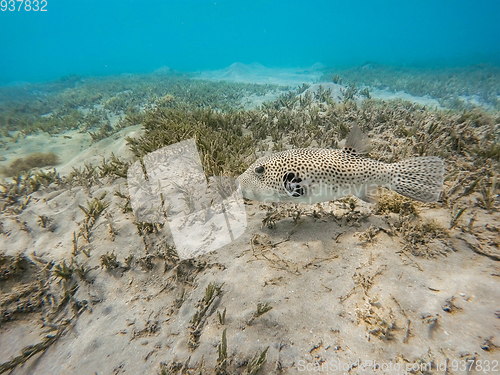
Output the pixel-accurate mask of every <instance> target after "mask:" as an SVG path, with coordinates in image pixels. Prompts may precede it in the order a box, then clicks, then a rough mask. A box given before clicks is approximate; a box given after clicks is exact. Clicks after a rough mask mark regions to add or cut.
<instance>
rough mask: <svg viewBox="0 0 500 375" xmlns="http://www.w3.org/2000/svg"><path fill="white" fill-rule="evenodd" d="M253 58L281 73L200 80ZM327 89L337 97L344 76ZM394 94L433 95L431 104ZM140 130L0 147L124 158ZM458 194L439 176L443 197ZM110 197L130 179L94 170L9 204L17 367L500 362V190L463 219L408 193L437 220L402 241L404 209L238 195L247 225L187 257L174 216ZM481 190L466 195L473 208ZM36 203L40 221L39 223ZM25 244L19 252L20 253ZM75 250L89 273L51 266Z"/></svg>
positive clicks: (322, 368)
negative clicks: (94, 204)
mask: <svg viewBox="0 0 500 375" xmlns="http://www.w3.org/2000/svg"><path fill="white" fill-rule="evenodd" d="M236 68H237V69H236ZM257 68H258V69H260V71H261V74H259V75H257V76H258V78H256V79H255V80H254V81H258V82H262V80H265V79H267V78H266V77H269V76H274V77H276V76H277V74H276V72H274V73H272V74H271V73H269V72H267V73H266V72H265V71H263V70H262V69H261V68H259V67H256V66H253V67H250V68H249V67H248V66H247V67H246V69H248V70H250V73H249V72H245V71H243V72H242V71H241V70H243V68H242V67H241V66H236V67H233V69H232V70H225V71H223V72H219V75H217V74H216V72H212V73H210V74H209V73H208V72H206V73H203V74H201V77H202V78H204V79H216V78H219V79H220V78H221V77H222V78H223V79H231V77H233V78H234V77H235V76H236V75H240V76H243V75H245V76H246V77H249V76H251V73H252V71H251V70H252V69H257ZM253 74H255V72H253ZM301 74H305V73H304V72H301ZM308 74H309V73H308ZM310 74H311V75H312V76H311V77H312V78H311V81H310V83H312V80H313V78H314V75H313V73H310ZM290 75H291V73H290V72H288V71H287V72H285V74H284V76H283V77H281V78H282V79H281V80H278V79H277V78H275V80H274V81H273V83H276V82H279V83H280V84H283V83H286V82H288V83H290V82H291V83H292V84H295V83H296V80H298V78H296V77H295V76H294V77H293V79H291V78H290ZM263 77H264V78H263ZM236 78H238V77H236ZM236 78H235V79H236ZM287 79H289V81H287ZM303 81H307V80H304V79H303ZM325 85H326V86H325V87H327V88H328V87H329V88H331V89H332V92H333V96H334V97H335V93H336V91H335V90H338V89H339V88H338V87H337V86H339V85H336V84H333V83H329V84H325ZM310 89H311V90H314V89H315V86H314V85H313V86H311V88H310ZM388 95H389V94H388V93H384V92H381V91H380V90H379V91H375V92H373V96H375V97H376V96H379V97H380V98H383V99H390V98H389V97H388ZM394 95H396V96H397V94H394ZM403 97H404V99H405V100H409V99H413V100H414V101H415V102H417V103H421V104H424V105H430V106H432V105H435V106H438V104H437V102H436V101H433V99H431V98H411V97H410V96H409V95H408V94H405V95H403ZM254 99H255V100H256V103H257V104H258V100H262V98H254ZM254 99H252V98H247V102H248V103H250V102H253V100H254ZM140 133H141V128H140V126H136V127H129V128H125V129H123V130H122V131H121V132H120V133H117V134H115V135H114V136H112V137H110V138H107V139H104V140H102V141H99V142H97V143H94V144H92V145H90V142H89V140H88V139H84V138H83V137H84V135H83V134H79V133H77V132H74V133H71V134H70V133H68V134H65V135H66V137H64V136H62V135H61V136H53V137H48V136H40V135H36V136H35V135H33V136H28V137H26V138H25V139H23V140H20V141H19V142H18V143H16V144H15V145H13V146H11V147H10V148H9V150H7V151H6V156H8V155H7V154H8V153H10V152H12V153H15V155H22V154H23V153H31V152H34V151H38V150H41V151H47V150H48V151H54V152H56V153H58V154H59V155H63V157H61V159H62V160H66V161H67V162H66V163H64V164H63V165H61V166H60V167H58V171H59V172H60V173H61V175H64V174H67V173H69V172H71V170H72V168H73V167H79V166H83V164H84V162H96V163H97V162H100V161H101V159H102V157H109V155H110V154H111V152H113V153H114V154H115V155H117V156H119V157H120V158H122V159H123V160H132V159H133V156H132V154H131V153H130V151H129V150H128V148H127V147H126V144H125V141H124V138H125V136H131V137H134V136H137V135H139V134H140ZM370 136H372V135H370ZM453 188H454V186H453V185H452V184H451V183H450V182H446V183H445V191H447V192H450V190H451V189H453ZM462 190H463V189H462V188H461V189H458V190H457V189H455V191H456V193H455V194H460V193H462ZM116 191H119V192H121V193H122V194H124V195H127V194H128V188H127V185H126V179H124V178H115V179H111V178H107V179H103V180H100V181H98V182H96V183H94V184H91V186H89V187H88V188H87V189H85V188H83V187H80V186H79V187H72V188H63V189H57V188H51V187H49V188H47V189H43V190H40V191H37V192H35V193H33V194H31V199H30V202H29V204H27V206H26V208H25V209H24V210H22V212H19V213H12V212H9V211H7V210H4V211H3V212H2V214H1V216H0V220H1V223H2V226H1V232H2V233H1V235H0V253H3V254H4V258H3V259H2V263H1V264H0V265H1V267H2V268H1V272H2V273H1V274H0V282H2V284H1V287H2V290H1V292H2V295H1V298H2V304H3V305H4V303H6V302H5V301H7V302H8V301H11V300H12V299H13V298H14V299H16V301H17V302H16V303H14V304H13V303H11V302H9V304H7V305H4V306H8V307H6V308H5V309H4V307H3V313H4V319H3V320H2V321H1V323H0V324H1V326H0V363H3V366H5V364H6V363H9V361H13V360H14V361H15V360H16V358H18V359H19V358H20V356H21V357H22V356H23V355H24V356H25V357H26V358H28V357H29V359H27V360H26V361H25V362H24V364H23V365H22V366H21V365H19V366H17V367H15V368H14V369H13V370H12V371H11V372H10V373H12V374H63V373H82V374H94V373H95V374H121V373H128V374H139V373H147V374H155V373H165V374H199V373H203V374H211V373H220V374H224V373H227V374H243V373H255V371H258V373H259V374H300V373H325V374H341V373H359V374H367V373H380V374H403V373H411V374H418V373H422V374H424V373H425V374H428V373H430V372H439V373H443V374H446V373H451V374H466V373H478V374H479V373H485V374H495V373H497V372H496V371H500V364H498V360H499V358H500V356H499V353H500V263H499V260H500V252H499V250H498V243H499V239H500V213H499V212H498V210H497V208H498V201H497V202H496V203H495V208H496V209H494V210H490V211H488V210H483V209H477V210H474V214H472V209H471V212H470V213H468V212H466V213H465V214H464V215H463V216H461V217H460V218H459V219H458V223H453V222H452V219H453V217H451V216H450V209H449V208H448V207H445V206H443V205H442V204H439V203H436V204H420V203H415V204H414V205H415V207H416V210H417V213H416V215H418V216H416V217H417V219H418V220H417V221H418V222H420V223H425V222H432V223H435V224H436V225H437V226H438V227H440V228H445V230H443V231H442V232H440V233H439V234H437V235H435V236H433V237H432V238H431V239H425V238H419V237H418V236H417V234H418V233H416V229H415V228H413V229H412V227H411V226H408V227H407V232H406V236H405V234H404V233H402V232H401V231H398V230H396V228H399V227H400V226H401V223H402V222H404V220H405V215H404V214H403V213H399V214H398V213H394V212H385V213H384V212H378V211H377V206H376V205H369V204H366V203H364V202H361V201H357V200H350V201H349V200H342V201H336V202H326V203H323V204H319V205H313V206H294V205H281V206H277V207H276V206H269V205H260V204H259V203H258V202H253V201H247V202H246V203H245V208H246V213H247V220H248V227H247V229H246V231H245V233H244V234H243V235H241V236H240V237H239V238H237V239H235V240H234V241H233V242H232V243H230V244H229V245H227V246H224V247H222V248H220V249H218V250H216V251H214V252H211V253H209V254H204V255H202V256H200V257H197V258H195V259H192V260H187V261H186V260H185V261H179V260H178V259H176V258H175V254H173V253H170V252H169V251H168V249H172V240H171V235H170V230H169V228H168V225H165V226H163V227H162V226H153V227H148V228H143V229H142V231H138V226H136V225H135V223H134V221H135V219H134V214H133V213H132V212H127V210H125V209H124V207H125V204H126V200H125V199H124V198H122V197H120V196H117V195H116V194H115V192H116ZM104 193H107V194H106V195H105V197H104V198H103V200H105V201H107V202H109V206H107V208H105V210H103V212H102V214H101V215H99V216H98V217H97V220H96V221H95V223H93V224H92V225H91V228H90V230H89V232H88V238H87V239H84V238H82V237H80V238H78V240H77V241H76V243H75V241H74V233H79V232H80V231H81V230H82V226H83V224H85V223H87V224H88V222H87V221H86V220H87V219H86V213H85V211H84V210H82V209H81V208H79V206H83V207H86V206H87V202H88V201H89V200H90V199H91V198H95V197H102V196H103V194H104ZM478 194H479V193H477V192H473V193H471V194H467V195H463V196H462V197H461V198H460V199H461V200H462V201H461V202H462V203H463V205H464V206H467V207H471V208H472V207H473V206H474V204H475V203H474V202H475V200H476V198H477V197H478ZM353 202H354V203H353ZM42 215H45V216H46V217H48V218H50V222H49V223H48V224H47V225H46V226H45V227H42V226H41V225H40V224H39V218H40V216H42ZM472 217H473V219H472ZM452 224H453V226H454V227H453V228H450V226H451V225H452ZM412 230H413V232H412ZM412 235H413V237H411V236H412ZM408 238H411V240H409V239H408ZM411 241H413V244H412V245H411V246H410V245H409V244H410V243H411ZM166 244H167V245H166ZM165 248H166V249H167V250H165ZM19 254H24V256H26V258H18V263H17V264H16V263H15V261H14V260H15V257H16V256H19ZM110 255H111V259H110ZM112 255H114V256H115V260H114V261H113V259H112ZM131 256H133V258H131ZM10 257H14V258H10ZM72 259H73V264H74V265H78V266H79V267H81V266H83V269H82V272H77V271H75V270H73V274H71V275H70V276H67V277H61V276H59V277H56V276H54V275H53V274H52V273H50V272H49V270H50V269H52V268H53V267H55V269H57V267H58V266H59V267H60V266H61V264H63V262H65V265H68V266H69V265H70V264H71V263H72ZM103 259H104V260H103ZM106 259H107V261H106ZM51 261H53V262H54V263H53V264H50V263H49V262H51ZM9 262H10V263H9ZM59 275H63V276H64V275H65V270H64V269H63V268H62V269H61V268H59ZM44 283H45V286H44V287H42V286H41V284H44ZM49 284H50V285H49ZM42 289H43V290H44V292H43V296H42V297H40V299H41V300H42V301H43V304H44V306H45V307H43V309H42V311H43V313H42V312H41V311H40V306H33V312H32V313H29V311H30V308H31V307H30V303H31V304H33V303H34V302H33V301H34V300H36V299H37V298H36V296H38V295H39V294H40V293H41V290H42ZM46 306H49V307H46ZM9 308H10V309H14V310H12V311H10V310H9V311H8V313H9V314H11V315H13V314H15V309H16V308H17V309H19V311H27V312H28V313H27V314H21V315H20V316H19V318H16V319H10V318H8V314H7V313H6V311H7V310H8V309H9ZM37 345H39V346H37ZM37 348H38V349H39V350H38V349H37ZM30 350H34V353H33V355H32V356H28V354H29V352H30ZM495 361H496V362H495ZM377 365H378V366H377ZM495 366H496V367H495ZM0 369H2V370H6V369H7V367H4V368H0ZM495 369H496V370H495ZM162 371H163V372H162Z"/></svg>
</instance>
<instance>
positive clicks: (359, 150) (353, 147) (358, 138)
mask: <svg viewBox="0 0 500 375" xmlns="http://www.w3.org/2000/svg"><path fill="white" fill-rule="evenodd" d="M342 151H344V152H346V153H348V154H352V155H360V154H366V153H368V152H370V138H368V136H367V135H366V134H365V133H363V132H362V131H361V129H360V128H359V126H358V125H356V124H354V126H353V127H352V129H351V132H350V133H349V136H348V137H347V141H346V143H345V146H344V148H343V150H342Z"/></svg>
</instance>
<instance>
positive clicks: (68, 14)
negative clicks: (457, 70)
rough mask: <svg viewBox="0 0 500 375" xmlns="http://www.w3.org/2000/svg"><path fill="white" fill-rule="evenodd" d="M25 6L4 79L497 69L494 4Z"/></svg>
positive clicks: (1, 15) (10, 33)
mask: <svg viewBox="0 0 500 375" xmlns="http://www.w3.org/2000/svg"><path fill="white" fill-rule="evenodd" d="M2 3H3V2H2ZM3 4H5V3H3ZM18 5H19V2H16V11H13V12H11V11H1V12H0V46H1V50H0V83H9V82H13V81H39V80H46V79H52V78H56V77H59V76H62V75H66V74H72V73H76V74H84V75H101V74H116V73H125V72H126V73H134V72H149V71H153V70H155V69H158V68H160V67H162V66H168V67H171V68H174V69H177V70H182V71H197V70H207V69H220V68H223V67H226V66H228V65H230V64H232V63H234V62H242V63H252V62H259V63H261V64H263V65H265V66H270V67H295V66H302V67H305V66H308V65H312V64H314V63H316V62H321V63H323V64H325V65H336V66H339V65H343V66H345V65H356V64H362V63H364V62H366V61H371V62H378V63H382V64H388V65H419V64H427V65H453V66H455V65H461V64H469V63H489V64H499V63H500V22H499V19H500V2H499V1H497V0H473V1H472V0H452V1H450V0H446V1H444V0H425V1H422V0H419V1H402V0H397V1H392V0H391V1H367V0H365V1H362V0H356V1H351V0H349V1H347V0H344V1H307V2H306V1H291V0H287V1H262V0H252V1H235V0H231V1H229V0H212V1H205V0H182V1H172V0H170V1H148V0H141V1H139V0H135V1H134V0H127V1H125V0H122V1H120V0H99V1H98V0H85V1H72V0H47V6H46V9H47V11H46V12H40V11H39V12H34V11H30V12H27V11H24V10H21V11H18V10H17V7H18Z"/></svg>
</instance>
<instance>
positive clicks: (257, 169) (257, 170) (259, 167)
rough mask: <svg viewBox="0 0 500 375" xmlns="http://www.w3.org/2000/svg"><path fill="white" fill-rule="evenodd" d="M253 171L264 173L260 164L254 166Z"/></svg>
mask: <svg viewBox="0 0 500 375" xmlns="http://www.w3.org/2000/svg"><path fill="white" fill-rule="evenodd" d="M255 173H258V174H261V173H264V167H263V166H262V165H260V166H258V167H257V168H255Z"/></svg>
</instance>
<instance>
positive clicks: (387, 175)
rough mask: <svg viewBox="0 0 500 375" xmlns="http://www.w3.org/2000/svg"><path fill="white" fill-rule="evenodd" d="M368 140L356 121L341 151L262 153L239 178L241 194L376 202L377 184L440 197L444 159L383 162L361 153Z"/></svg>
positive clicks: (280, 198) (277, 198) (269, 198)
mask: <svg viewBox="0 0 500 375" xmlns="http://www.w3.org/2000/svg"><path fill="white" fill-rule="evenodd" d="M368 150H369V139H368V136H366V135H365V134H364V133H363V132H362V131H361V129H360V128H359V127H358V126H357V125H354V127H353V128H352V130H351V132H350V133H349V136H348V138H347V141H346V143H345V147H343V148H342V149H338V150H332V149H321V148H299V149H292V150H287V151H282V152H278V153H276V154H273V155H269V156H264V157H261V158H260V159H258V160H257V161H255V162H254V163H253V164H252V165H251V166H250V167H249V168H248V169H247V170H246V171H245V172H244V173H243V174H241V175H240V176H239V177H238V178H237V180H238V182H239V184H240V186H241V191H242V194H243V197H245V198H248V199H252V200H256V201H260V202H266V203H269V202H293V203H308V204H312V203H319V202H325V201H330V200H334V199H338V198H341V197H344V196H348V195H355V196H357V197H358V198H360V199H362V200H364V201H367V202H374V201H375V197H376V195H377V193H378V190H379V187H380V186H383V187H386V188H389V189H391V190H394V191H395V192H397V193H399V194H401V195H404V196H406V197H409V198H412V199H415V200H418V201H421V202H435V201H437V200H438V198H439V196H440V194H441V191H442V186H443V180H444V163H443V161H442V160H441V159H440V158H438V157H434V156H423V157H415V158H410V159H406V160H403V161H400V162H396V163H384V162H380V161H377V160H373V159H368V158H366V157H362V156H360V155H362V154H364V153H366V152H368Z"/></svg>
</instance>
